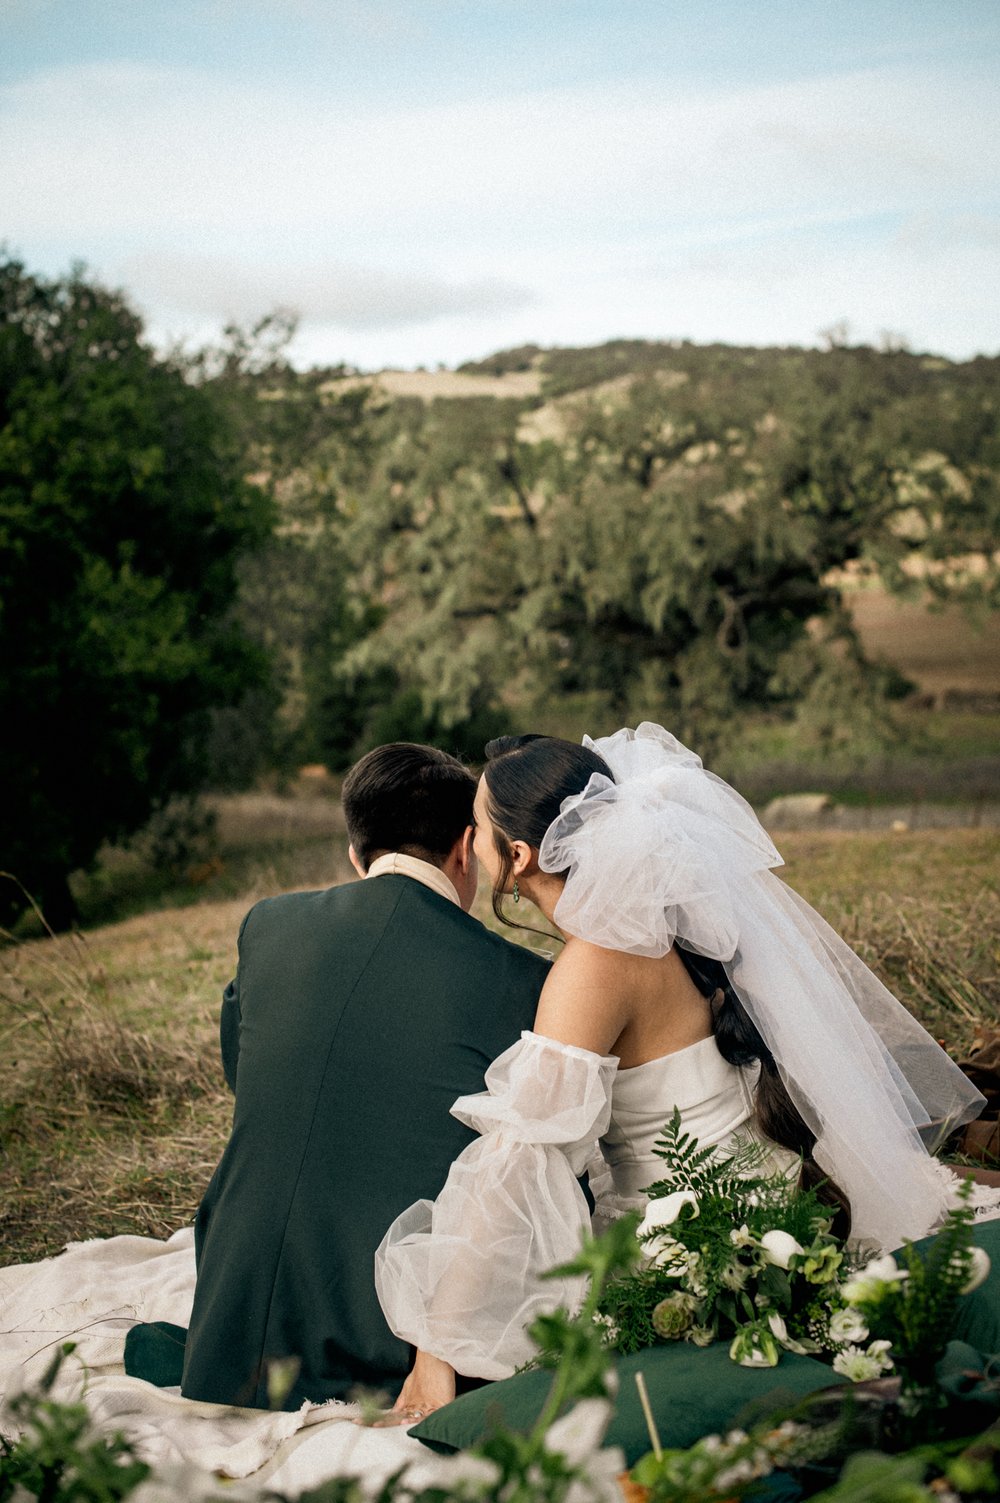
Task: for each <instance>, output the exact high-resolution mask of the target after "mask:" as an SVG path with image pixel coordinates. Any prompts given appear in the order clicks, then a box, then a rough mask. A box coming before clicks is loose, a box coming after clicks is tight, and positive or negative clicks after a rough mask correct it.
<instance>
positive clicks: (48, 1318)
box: [0, 1228, 482, 1495]
mask: <svg viewBox="0 0 1000 1503" xmlns="http://www.w3.org/2000/svg"><path fill="white" fill-rule="evenodd" d="M194 1281H195V1267H194V1235H193V1232H192V1230H191V1229H190V1228H184V1230H182V1231H179V1232H175V1233H174V1235H173V1236H172V1237H170V1238H168V1240H167V1241H166V1242H159V1241H156V1240H154V1239H153V1238H149V1237H111V1238H109V1239H108V1240H106V1241H94V1242H77V1243H71V1244H70V1246H69V1247H68V1248H67V1249H66V1251H65V1252H63V1253H61V1254H60V1255H59V1256H58V1257H55V1258H46V1259H45V1260H44V1261H43V1262H41V1263H29V1264H21V1265H18V1266H15V1267H12V1268H2V1269H0V1396H2V1397H3V1406H2V1408H0V1431H3V1432H4V1433H8V1434H9V1433H11V1432H12V1431H13V1430H14V1429H15V1428H16V1427H15V1425H14V1424H13V1422H12V1419H11V1415H10V1412H9V1408H8V1406H9V1401H10V1399H11V1398H12V1397H13V1396H14V1395H15V1394H17V1393H19V1392H21V1391H22V1390H23V1389H24V1388H25V1387H26V1386H30V1385H32V1384H34V1383H36V1382H37V1381H38V1379H39V1378H40V1377H41V1376H42V1374H43V1373H44V1372H45V1370H46V1368H47V1367H48V1366H49V1363H50V1362H51V1360H52V1358H53V1356H54V1355H55V1353H56V1352H57V1350H58V1348H59V1346H60V1344H61V1343H62V1342H64V1341H73V1342H75V1343H76V1351H75V1352H74V1353H73V1355H72V1356H71V1357H69V1358H68V1359H67V1360H66V1361H65V1362H64V1364H63V1367H62V1369H61V1371H60V1374H59V1378H58V1380H57V1383H56V1386H55V1389H54V1396H56V1397H59V1398H65V1399H71V1398H77V1397H79V1396H81V1395H82V1398H83V1401H84V1402H85V1403H86V1405H87V1408H88V1409H89V1410H90V1413H91V1414H92V1416H93V1418H94V1421H95V1423H96V1424H97V1425H98V1426H99V1428H100V1429H102V1430H107V1431H114V1430H120V1431H121V1432H122V1433H123V1434H125V1435H126V1436H127V1437H128V1438H129V1439H130V1440H131V1441H133V1442H134V1444H135V1445H136V1447H137V1449H138V1451H139V1454H140V1455H141V1456H142V1458H143V1460H145V1461H147V1462H149V1463H150V1464H153V1465H156V1466H157V1467H160V1466H163V1465H168V1466H169V1465H173V1464H178V1463H183V1464H187V1465H190V1466H192V1467H194V1468H195V1469H197V1470H203V1471H204V1472H206V1473H209V1472H214V1473H219V1474H223V1475H225V1476H227V1477H237V1478H248V1479H252V1481H253V1483H254V1484H255V1485H256V1484H261V1485H263V1484H265V1483H266V1485H267V1487H268V1488H273V1489H278V1490H280V1491H282V1492H286V1493H290V1494H292V1495H294V1494H296V1493H298V1492H300V1491H301V1490H303V1489H304V1488H307V1487H311V1486H315V1485H316V1484H318V1483H319V1482H321V1481H322V1480H323V1479H324V1478H327V1477H330V1476H336V1475H355V1476H359V1477H362V1478H364V1481H365V1485H366V1489H369V1490H372V1491H374V1490H375V1489H377V1487H378V1486H379V1485H380V1483H382V1482H383V1481H384V1480H385V1478H386V1477H388V1476H389V1475H390V1474H391V1473H392V1472H394V1471H396V1470H397V1469H398V1468H399V1467H400V1466H402V1465H404V1464H408V1465H409V1466H410V1467H411V1468H412V1470H411V1472H410V1473H409V1474H408V1475H409V1476H410V1478H412V1481H413V1482H414V1483H418V1482H419V1483H420V1484H421V1485H430V1484H431V1483H432V1482H436V1481H444V1476H443V1475H442V1474H443V1473H447V1475H448V1476H449V1478H451V1477H454V1476H455V1475H456V1468H458V1469H462V1470H463V1471H468V1472H470V1473H472V1472H475V1471H477V1470H479V1469H480V1468H481V1465H482V1464H481V1463H478V1462H475V1461H473V1460H472V1458H456V1459H455V1460H454V1461H453V1460H451V1459H450V1458H445V1457H440V1456H436V1455H435V1454H434V1453H433V1452H431V1451H428V1450H427V1448H426V1447H424V1446H422V1445H421V1444H420V1442H419V1441H418V1440H415V1439H413V1438H412V1437H410V1436H409V1435H408V1434H407V1433H406V1430H405V1429H403V1428H401V1427H400V1428H393V1429H385V1430H382V1429H379V1430H374V1429H370V1428H365V1427H362V1426H359V1425H356V1424H352V1423H350V1422H351V1420H353V1419H355V1418H356V1417H357V1414H358V1409H357V1406H356V1405H353V1404H341V1403H336V1402H331V1403H328V1404H304V1405H303V1406H302V1408H301V1409H300V1410H299V1411H298V1413H276V1414H270V1413H265V1412H264V1411H262V1410H259V1409H229V1408H226V1407H224V1406H223V1405H220V1404H205V1403H201V1402H198V1401H196V1400H193V1399H185V1398H182V1397H181V1396H180V1393H179V1392H178V1391H177V1390H176V1389H161V1388H155V1387H153V1385H152V1384H150V1383H145V1382H143V1381H142V1379H140V1378H129V1377H126V1376H125V1369H124V1364H123V1354H124V1346H125V1333H126V1331H127V1330H128V1329H129V1327H130V1326H132V1325H134V1324H135V1322H136V1321H152V1320H166V1321H171V1322H173V1323H174V1324H175V1325H180V1326H187V1325H188V1323H189V1319H190V1315H191V1303H192V1299H193V1296H194ZM193 1475H194V1474H192V1476H193ZM189 1480H190V1479H189Z"/></svg>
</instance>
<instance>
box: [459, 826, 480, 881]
mask: <svg viewBox="0 0 1000 1503" xmlns="http://www.w3.org/2000/svg"><path fill="white" fill-rule="evenodd" d="M475 838H476V827H475V825H466V827H465V832H464V834H463V835H462V838H461V840H460V841H459V842H458V863H459V866H460V867H461V869H462V871H463V872H467V871H468V870H469V868H470V866H471V865H472V863H473V861H474V860H475V859H476V858H475V854H474V852H473V849H472V842H473V841H474V840H475Z"/></svg>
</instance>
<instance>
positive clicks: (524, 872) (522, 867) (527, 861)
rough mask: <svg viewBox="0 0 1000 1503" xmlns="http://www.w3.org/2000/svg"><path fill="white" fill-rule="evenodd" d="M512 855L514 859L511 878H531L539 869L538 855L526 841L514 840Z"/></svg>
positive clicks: (511, 849) (511, 845)
mask: <svg viewBox="0 0 1000 1503" xmlns="http://www.w3.org/2000/svg"><path fill="white" fill-rule="evenodd" d="M510 853H511V857H512V864H511V869H510V870H511V876H514V877H524V876H530V874H531V873H532V872H533V871H536V870H537V869H538V859H537V855H536V853H535V852H534V851H533V850H532V848H531V846H530V845H529V844H528V842H527V841H526V840H512V841H511V843H510Z"/></svg>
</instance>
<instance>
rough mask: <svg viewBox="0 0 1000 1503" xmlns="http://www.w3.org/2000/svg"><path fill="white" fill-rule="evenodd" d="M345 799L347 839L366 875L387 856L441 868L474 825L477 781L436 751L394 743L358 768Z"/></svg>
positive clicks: (348, 781) (454, 760) (455, 761)
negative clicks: (413, 858)
mask: <svg viewBox="0 0 1000 1503" xmlns="http://www.w3.org/2000/svg"><path fill="white" fill-rule="evenodd" d="M341 797H342V800H343V805H344V818H345V820H346V822H347V834H348V837H349V838H350V842H351V844H352V846H353V847H354V850H355V853H356V855H357V857H358V860H359V861H360V862H361V865H362V866H363V867H364V868H365V870H366V871H367V870H368V868H369V866H371V864H372V862H373V861H374V860H375V858H376V856H380V855H382V854H384V853H385V852H386V851H402V852H403V853H404V854H405V855H408V856H419V857H420V858H422V859H423V860H425V861H433V862H435V864H437V863H438V862H440V861H441V860H442V859H443V858H444V857H445V856H447V855H448V854H449V852H450V851H451V850H452V848H453V847H454V845H455V842H456V841H457V840H459V839H461V837H462V835H463V834H464V832H465V830H466V829H467V828H468V827H469V825H471V824H472V822H473V818H472V806H473V804H474V803H475V799H476V779H475V778H474V777H473V775H472V773H471V772H470V771H469V769H468V768H467V767H465V766H463V764H462V763H461V762H460V761H459V760H458V758H457V757H452V756H450V755H449V753H448V752H443V751H439V750H438V749H437V747H436V746H419V745H417V744H416V743H415V742H412V741H394V742H392V743H391V744H390V745H388V746H377V747H376V748H375V750H374V751H370V752H369V753H368V754H367V756H364V757H362V758H361V761H360V762H357V763H355V765H354V766H353V767H352V768H351V770H350V772H349V773H348V774H347V777H346V778H345V779H344V788H343V792H342V795H341Z"/></svg>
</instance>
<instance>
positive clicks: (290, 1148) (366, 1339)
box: [182, 875, 548, 1408]
mask: <svg viewBox="0 0 1000 1503" xmlns="http://www.w3.org/2000/svg"><path fill="white" fill-rule="evenodd" d="M547 970H548V964H547V962H546V961H544V960H542V959H540V958H539V957H538V956H536V955H533V954H531V953H530V952H529V951H527V950H525V949H523V948H521V947H520V946H518V945H513V944H509V943H508V942H507V941H506V940H503V939H500V938H498V937H497V936H496V935H494V934H491V933H490V931H489V930H487V929H486V928H484V927H483V925H482V924H480V923H479V922H478V920H476V919H473V918H470V917H469V916H468V914H466V913H463V912H462V910H461V909H460V908H459V907H458V906H457V905H456V904H454V903H451V902H449V901H448V899H447V898H444V897H441V896H439V895H438V894H437V893H436V892H433V891H432V890H431V889H429V888H427V887H425V886H424V885H423V884H422V883H420V882H418V881H416V880H415V879H413V878H411V877H405V876H401V875H387V876H381V877H374V878H371V879H369V880H368V881H365V882H356V883H351V884H350V885H347V886H343V887H334V888H330V889H329V890H328V891H325V892H307V893H292V894H289V895H287V896H284V897H278V898H269V899H267V900H265V901H264V902H262V903H258V904H257V906H256V907H255V908H252V909H251V911H250V913H249V914H248V915H247V917H246V918H245V919H244V921H243V927H242V929H241V931H240V959H239V967H238V971H237V976H236V979H235V981H233V982H232V983H231V984H230V986H229V987H228V988H227V990H226V993H225V997H224V1000H223V1013H222V1054H223V1065H224V1068H225V1072H226V1078H227V1079H228V1081H229V1083H230V1085H231V1086H232V1087H233V1090H234V1091H235V1096H236V1104H235V1111H234V1116H233V1129H232V1136H231V1137H230V1140H229V1144H228V1146H227V1148H226V1150H225V1153H224V1154H223V1156H222V1160H221V1162H220V1164H219V1166H218V1168H217V1169H216V1171H215V1174H214V1176H213V1178H212V1181H211V1183H210V1185H209V1187H208V1190H207V1192H206V1194H205V1198H204V1200H203V1201H202V1204H201V1208H200V1210H199V1212H198V1217H197V1223H196V1228H195V1243H196V1249H197V1256H198V1280H197V1287H196V1292H195V1299H194V1310H193V1313H192V1317H191V1325H190V1330H189V1332H188V1337H187V1343H186V1348H185V1357H184V1377H183V1383H182V1392H183V1393H184V1394H186V1395H187V1396H188V1397H190V1398H196V1399H209V1400H212V1401H214V1402H216V1403H225V1404H248V1405H255V1406H259V1407H267V1406H268V1402H269V1400H268V1379H267V1370H268V1364H269V1363H271V1362H273V1361H274V1360H275V1359H279V1358H285V1357H295V1358H297V1359H298V1361H299V1364H300V1366H299V1370H298V1376H297V1378H296V1380H295V1382H294V1385H293V1386H292V1388H291V1390H290V1392H289V1393H288V1395H287V1397H286V1398H285V1400H284V1403H285V1407H286V1408H293V1407H297V1406H298V1405H299V1404H300V1403H301V1402H302V1400H303V1399H307V1398H308V1399H313V1400H317V1401H319V1400H323V1399H328V1398H339V1397H342V1396H343V1395H344V1394H345V1393H346V1392H347V1391H348V1390H349V1389H350V1388H352V1387H353V1386H355V1385H358V1384H362V1385H368V1386H377V1387H380V1388H383V1389H387V1390H388V1391H389V1392H390V1393H393V1394H395V1393H396V1392H398V1390H399V1387H400V1386H401V1384H402V1380H403V1378H404V1377H405V1375H406V1373H407V1371H408V1368H409V1366H410V1360H411V1356H412V1353H411V1350H410V1348H409V1347H408V1346H407V1345H406V1343H405V1342H403V1341H400V1340H399V1339H398V1338H397V1337H396V1336H394V1335H393V1334H392V1332H391V1331H390V1330H389V1328H388V1326H387V1325H386V1323H385V1320H384V1319H383V1317H382V1312H381V1309H380V1307H379V1304H378V1300H377V1298H376V1295H375V1287H374V1274H373V1268H374V1254H375V1249H376V1248H377V1247H378V1244H379V1243H380V1242H381V1240H382V1237H383V1235H384V1233H385V1231H386V1229H387V1227H388V1226H389V1224H390V1223H391V1222H392V1221H393V1220H394V1218H395V1217H396V1216H397V1215H399V1213H400V1212H401V1211H403V1210H405V1209H406V1207H407V1206H409V1205H410V1204H411V1203H412V1202H413V1201H415V1200H420V1199H423V1198H424V1197H426V1198H429V1199H430V1198H433V1197H434V1196H436V1195H437V1194H438V1192H439V1190H440V1189H441V1186H442V1185H443V1183H444V1180H445V1178H446V1176H447V1173H448V1167H449V1165H450V1164H451V1162H452V1160H453V1159H454V1158H455V1157H456V1156H457V1155H458V1154H459V1153H460V1152H461V1150H462V1149H463V1148H464V1147H465V1146H466V1144H467V1143H468V1142H470V1141H471V1140H472V1138H473V1137H474V1134H473V1133H472V1132H471V1131H470V1130H469V1129H468V1128H466V1127H463V1126H462V1124H461V1123H459V1122H457V1121H456V1120H455V1118H454V1117H452V1116H451V1115H450V1112H449V1108H450V1107H451V1105H452V1103H453V1102H454V1100H455V1098H456V1097H457V1096H461V1095H464V1094H467V1093H469V1092H473V1091H479V1090H482V1088H483V1073H484V1071H485V1070H486V1068H487V1066H488V1065H489V1064H490V1062H491V1061H492V1060H493V1059H494V1058H495V1057H496V1056H497V1055H498V1054H500V1053H502V1051H503V1050H504V1049H506V1048H507V1047H508V1046H509V1045H510V1044H512V1043H514V1042H515V1041H516V1040H517V1038H518V1036H519V1034H520V1032H521V1030H522V1029H523V1028H530V1027H531V1025H532V1021H533V1018H534V1013H535V1004H536V1002H537V1000H538V994H539V991H540V990H541V987H542V983H543V982H544V980H545V976H546V973H547Z"/></svg>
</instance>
